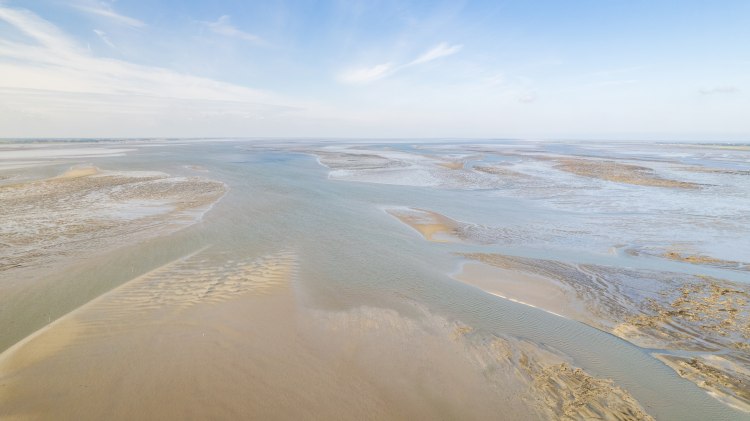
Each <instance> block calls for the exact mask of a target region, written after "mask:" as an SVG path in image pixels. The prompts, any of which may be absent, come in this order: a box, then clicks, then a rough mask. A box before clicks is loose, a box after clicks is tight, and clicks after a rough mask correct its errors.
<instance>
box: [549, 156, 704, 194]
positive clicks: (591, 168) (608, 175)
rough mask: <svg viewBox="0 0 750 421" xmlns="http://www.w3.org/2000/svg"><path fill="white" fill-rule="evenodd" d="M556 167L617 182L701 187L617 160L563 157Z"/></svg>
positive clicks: (681, 187) (671, 186)
mask: <svg viewBox="0 0 750 421" xmlns="http://www.w3.org/2000/svg"><path fill="white" fill-rule="evenodd" d="M555 167H556V168H558V169H560V170H563V171H567V172H569V173H573V174H576V175H580V176H583V177H592V178H598V179H601V180H607V181H613V182H616V183H625V184H635V185H639V186H652V187H670V188H678V189H698V188H700V187H701V186H700V185H699V184H695V183H690V182H686V181H678V180H670V179H666V178H662V177H659V176H658V175H656V174H655V173H654V171H653V170H652V169H651V168H647V167H642V166H639V165H632V164H623V163H620V162H616V161H605V160H592V159H581V158H563V159H558V160H557V165H555Z"/></svg>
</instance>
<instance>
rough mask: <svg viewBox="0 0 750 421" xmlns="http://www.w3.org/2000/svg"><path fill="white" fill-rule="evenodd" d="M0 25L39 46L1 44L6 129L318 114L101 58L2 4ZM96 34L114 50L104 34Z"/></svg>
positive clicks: (288, 102) (0, 100)
mask: <svg viewBox="0 0 750 421" xmlns="http://www.w3.org/2000/svg"><path fill="white" fill-rule="evenodd" d="M0 22H5V23H7V24H8V25H9V26H10V27H11V28H12V29H13V30H15V31H17V32H20V33H23V34H25V35H27V36H28V37H29V38H31V39H32V40H33V42H15V41H9V40H7V39H6V40H3V39H2V38H0V74H2V75H3V77H2V78H0V109H4V111H3V112H0V126H3V125H6V127H8V126H9V125H10V122H12V121H13V118H14V117H13V115H14V114H15V115H33V116H36V117H37V118H38V121H39V122H43V121H48V122H49V121H79V120H82V121H87V120H88V121H91V120H92V119H93V120H96V119H97V118H103V119H109V120H111V121H120V120H121V119H120V118H118V117H117V116H118V115H131V116H132V115H139V116H143V120H144V121H146V120H147V119H150V120H154V119H157V120H158V119H165V118H170V119H173V118H175V117H174V116H175V115H176V114H180V115H181V116H182V118H184V119H188V120H191V119H196V118H204V119H205V118H206V116H208V117H209V118H210V117H211V116H216V115H224V116H229V117H231V116H232V115H239V114H241V115H244V116H255V117H256V118H258V119H264V118H267V117H273V116H278V115H280V114H284V113H289V112H295V113H300V112H306V111H311V107H314V105H311V104H309V103H305V102H302V101H296V100H293V99H290V98H286V97H282V96H280V95H278V94H275V93H272V92H268V91H261V90H256V89H251V88H248V87H244V86H240V85H235V84H230V83H225V82H220V81H216V80H212V79H207V78H202V77H196V76H191V75H187V74H182V73H178V72H175V71H172V70H169V69H165V68H160V67H152V66H143V65H138V64H133V63H129V62H126V61H122V60H115V59H109V58H100V57H96V56H94V55H93V54H92V53H91V52H90V51H88V50H87V49H86V48H82V47H81V46H79V45H78V44H77V43H76V42H75V41H74V40H73V39H72V38H70V37H69V36H68V35H67V34H65V33H63V32H62V31H60V30H59V29H58V28H57V27H55V26H54V25H52V24H50V23H49V22H47V21H45V20H43V19H42V18H40V17H38V16H37V15H35V14H34V13H31V12H29V11H27V10H23V9H14V8H8V7H5V6H3V5H2V4H1V3H0ZM95 33H96V35H97V36H99V37H100V38H101V39H102V41H103V42H105V43H107V44H109V45H111V46H113V45H114V44H112V43H111V42H110V41H109V40H108V38H107V36H106V33H104V32H103V31H101V30H95ZM5 111H8V112H5ZM311 112H312V111H311ZM97 116H98V117H97ZM307 116H308V117H309V116H310V114H309V113H308V114H307ZM134 121H141V119H137V120H134Z"/></svg>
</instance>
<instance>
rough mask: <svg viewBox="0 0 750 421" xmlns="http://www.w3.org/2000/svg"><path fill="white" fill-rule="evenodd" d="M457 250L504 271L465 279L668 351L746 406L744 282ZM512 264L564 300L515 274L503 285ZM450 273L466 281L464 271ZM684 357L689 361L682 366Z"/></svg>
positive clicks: (696, 377) (749, 292)
mask: <svg viewBox="0 0 750 421" xmlns="http://www.w3.org/2000/svg"><path fill="white" fill-rule="evenodd" d="M464 256H465V257H466V258H468V259H471V260H474V261H478V262H482V263H484V264H487V265H490V266H492V267H497V268H500V269H502V270H503V271H502V272H498V273H497V277H496V280H495V282H491V283H490V281H488V280H486V279H485V280H479V281H477V282H472V281H470V282H469V283H472V284H474V285H476V286H478V287H480V288H483V289H484V288H488V289H487V290H488V292H494V293H496V294H498V295H508V296H510V297H512V298H515V299H516V300H517V301H520V302H524V303H528V304H530V305H534V306H537V307H540V308H543V309H547V310H549V311H552V312H555V313H558V314H561V315H563V316H566V317H570V318H573V319H576V320H579V321H582V322H584V323H587V324H589V325H592V326H594V327H597V328H599V329H602V330H605V331H607V332H610V333H613V334H615V335H617V336H619V337H621V338H623V339H625V340H628V341H631V342H633V343H635V344H637V345H640V346H645V347H649V348H657V349H665V350H670V353H669V355H668V356H666V357H665V356H663V357H662V359H663V360H669V361H670V364H669V365H670V366H671V367H673V368H675V369H676V371H677V372H678V373H679V374H680V375H681V376H683V377H685V378H688V379H690V380H693V381H695V382H696V383H697V384H698V385H699V386H701V387H703V388H704V389H706V390H707V391H709V393H711V394H712V395H713V396H715V397H717V398H719V399H720V400H722V401H724V402H726V403H728V404H731V405H733V406H735V407H737V408H740V409H743V410H746V411H750V394H748V390H750V389H748V388H747V387H742V386H743V385H747V384H750V372H747V370H742V369H741V367H743V366H747V365H748V364H750V347H748V346H747V343H748V341H750V287H748V286H747V285H745V284H738V283H733V282H730V281H726V280H721V279H715V278H709V277H699V276H692V275H685V274H677V273H669V272H656V271H635V270H626V269H616V268H612V267H606V266H598V265H573V264H567V263H562V262H558V261H551V260H543V259H531V258H522V257H514V256H505V255H500V254H487V253H473V254H465V255H464ZM485 270H488V269H485ZM513 271H518V272H521V273H523V274H524V275H523V276H531V277H532V279H533V280H534V282H535V284H534V285H535V286H536V287H538V286H539V285H543V288H544V289H543V290H547V291H554V293H553V294H557V295H559V296H561V297H563V303H564V304H562V305H561V304H559V303H558V304H557V305H553V306H550V303H549V300H545V299H542V298H540V297H545V296H546V294H539V293H538V291H531V290H532V289H533V288H529V291H528V292H524V290H523V289H522V288H519V287H517V285H516V284H518V280H517V279H516V280H514V281H511V282H508V283H507V284H508V285H509V286H510V287H509V288H508V289H507V290H506V289H505V285H506V283H505V282H504V279H508V278H512V277H513V276H514V275H513ZM457 278H458V279H459V280H465V279H466V278H467V276H466V275H458V276H457ZM545 280H546V283H545ZM488 283H489V285H491V286H488ZM498 291H499V292H498ZM719 357H720V358H719ZM693 360H694V362H693ZM686 361H687V362H686ZM685 364H688V365H689V366H690V367H689V368H688V367H682V366H684V365H685ZM676 367H680V369H677V368H676Z"/></svg>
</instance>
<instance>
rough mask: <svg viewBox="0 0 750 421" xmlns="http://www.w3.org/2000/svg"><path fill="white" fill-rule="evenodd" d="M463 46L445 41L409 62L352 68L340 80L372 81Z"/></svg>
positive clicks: (355, 83)
mask: <svg viewBox="0 0 750 421" xmlns="http://www.w3.org/2000/svg"><path fill="white" fill-rule="evenodd" d="M461 48H463V45H449V44H448V43H445V42H443V43H440V44H438V45H436V46H435V47H433V48H432V49H430V50H428V51H426V52H424V53H422V54H420V55H419V56H418V57H417V58H415V59H414V60H412V61H410V62H408V63H405V64H401V65H394V64H393V63H390V62H388V63H382V64H377V65H375V66H372V67H361V68H357V69H352V70H349V71H346V72H344V73H342V74H341V75H339V80H340V81H341V82H344V83H347V84H353V85H362V84H367V83H372V82H375V81H377V80H380V79H384V78H386V77H390V76H393V75H394V74H396V73H398V72H399V71H401V70H403V69H406V68H409V67H413V66H419V65H422V64H426V63H429V62H431V61H434V60H438V59H440V58H443V57H448V56H450V55H453V54H456V53H458V52H459V51H461Z"/></svg>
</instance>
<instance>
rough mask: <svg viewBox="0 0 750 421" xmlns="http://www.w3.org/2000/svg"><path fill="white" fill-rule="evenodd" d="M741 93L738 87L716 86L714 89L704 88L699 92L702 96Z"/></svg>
mask: <svg viewBox="0 0 750 421" xmlns="http://www.w3.org/2000/svg"><path fill="white" fill-rule="evenodd" d="M739 91H740V88H738V87H736V86H728V85H726V86H714V87H712V88H703V89H700V90H699V91H698V92H699V93H700V94H701V95H716V94H735V93H737V92H739Z"/></svg>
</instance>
